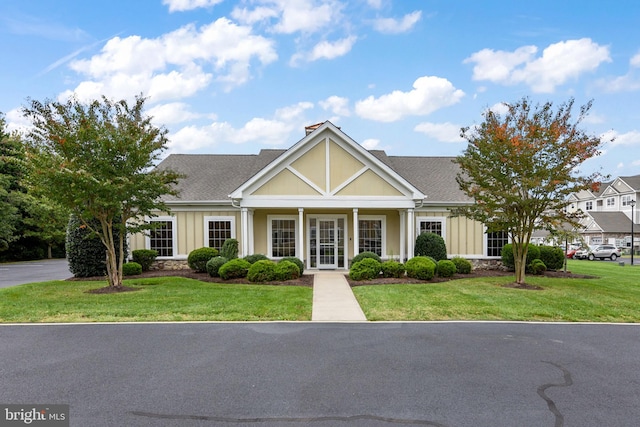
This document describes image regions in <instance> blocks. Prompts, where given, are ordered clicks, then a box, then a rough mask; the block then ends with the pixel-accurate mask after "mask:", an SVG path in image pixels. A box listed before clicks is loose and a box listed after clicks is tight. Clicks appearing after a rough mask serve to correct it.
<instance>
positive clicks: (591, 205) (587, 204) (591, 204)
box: [585, 201, 593, 211]
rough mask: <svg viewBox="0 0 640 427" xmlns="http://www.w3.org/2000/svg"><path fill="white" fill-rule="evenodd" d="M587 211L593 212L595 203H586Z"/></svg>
mask: <svg viewBox="0 0 640 427" xmlns="http://www.w3.org/2000/svg"><path fill="white" fill-rule="evenodd" d="M585 209H586V210H588V211H592V210H593V202H592V201H588V202H586V203H585Z"/></svg>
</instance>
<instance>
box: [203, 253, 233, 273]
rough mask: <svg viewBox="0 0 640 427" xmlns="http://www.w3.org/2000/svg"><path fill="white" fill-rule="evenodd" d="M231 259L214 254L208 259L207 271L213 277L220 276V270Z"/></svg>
mask: <svg viewBox="0 0 640 427" xmlns="http://www.w3.org/2000/svg"><path fill="white" fill-rule="evenodd" d="M227 261H229V260H228V259H226V258H225V257H223V256H214V257H213V258H211V259H210V260H209V261H207V273H209V276H211V277H220V274H219V271H220V267H222V266H223V265H224V264H226V263H227Z"/></svg>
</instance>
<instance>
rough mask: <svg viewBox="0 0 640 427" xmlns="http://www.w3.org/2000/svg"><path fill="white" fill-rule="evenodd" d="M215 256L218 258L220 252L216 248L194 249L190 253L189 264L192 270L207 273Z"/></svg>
mask: <svg viewBox="0 0 640 427" xmlns="http://www.w3.org/2000/svg"><path fill="white" fill-rule="evenodd" d="M215 256H218V250H217V249H216V248H199V249H194V250H192V251H191V252H189V256H188V257H187V264H189V268H190V269H192V270H195V271H197V272H198V273H205V272H206V271H207V263H208V262H209V260H210V259H211V258H213V257H215Z"/></svg>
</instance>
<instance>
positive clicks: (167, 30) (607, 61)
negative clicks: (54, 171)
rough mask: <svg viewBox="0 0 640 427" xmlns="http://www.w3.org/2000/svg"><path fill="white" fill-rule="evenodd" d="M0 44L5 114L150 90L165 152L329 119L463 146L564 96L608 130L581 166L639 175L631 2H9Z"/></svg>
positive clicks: (212, 149)
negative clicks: (524, 109) (487, 113)
mask: <svg viewBox="0 0 640 427" xmlns="http://www.w3.org/2000/svg"><path fill="white" fill-rule="evenodd" d="M0 46H2V51H3V55H2V58H3V60H2V61H0V76H1V77H2V78H1V79H0V93H1V94H2V96H0V112H3V113H4V114H5V116H6V119H7V122H8V123H9V127H10V129H20V128H21V127H23V126H25V125H26V124H27V122H25V120H24V119H23V118H22V116H21V113H20V108H21V107H22V106H24V105H26V103H27V98H33V99H38V100H44V99H47V98H49V99H64V98H65V97H67V96H69V95H70V94H71V93H75V94H76V96H78V97H79V98H80V99H81V100H89V99H94V98H96V97H100V96H101V95H106V96H108V97H110V98H114V99H123V98H125V99H133V97H134V96H135V95H137V94H140V93H143V94H144V95H145V96H148V97H149V100H148V102H147V112H148V113H149V114H150V115H152V116H154V120H156V123H157V124H158V125H163V126H165V127H166V128H167V129H168V130H169V138H170V140H171V143H170V152H179V153H185V154H189V153H254V154H256V153H258V152H259V150H260V149H262V148H288V147H289V146H291V145H293V144H294V143H295V142H297V141H298V140H299V139H300V138H302V137H303V136H304V126H305V125H310V124H314V123H317V122H322V121H325V120H331V121H332V122H333V123H334V124H336V125H337V126H340V127H341V128H342V130H343V131H345V132H346V133H347V134H348V135H349V136H351V137H352V138H353V139H354V140H356V141H357V142H359V143H360V144H362V145H364V146H365V147H367V148H375V149H384V150H386V151H387V154H389V155H416V156H455V155H458V154H460V153H462V151H463V150H464V148H465V147H466V144H465V142H464V140H461V139H460V138H459V129H460V127H462V126H472V125H474V124H477V123H479V122H481V121H482V112H483V111H484V110H485V109H486V108H494V107H495V108H497V107H496V106H497V105H499V104H500V103H502V102H514V101H517V100H519V99H521V98H522V97H523V96H529V97H530V98H531V99H532V100H534V101H536V102H546V101H552V102H554V103H556V104H559V103H562V102H564V101H566V100H568V99H569V98H570V97H574V98H575V101H576V106H580V105H583V104H585V103H586V102H588V101H589V100H593V102H594V106H593V108H592V110H591V114H590V115H589V117H588V118H587V120H585V122H584V125H583V127H584V128H585V129H586V130H587V131H588V132H590V133H592V134H595V135H605V137H606V138H607V139H610V137H611V136H615V138H616V139H615V141H614V142H613V143H607V144H606V145H605V146H604V147H603V153H602V155H601V156H599V157H597V158H596V159H592V160H589V161H588V162H587V163H585V165H584V166H583V172H585V173H589V172H593V171H595V170H600V169H601V170H602V172H603V173H605V174H611V175H613V176H626V175H636V174H639V173H640V2H637V1H635V0H618V1H613V2H595V1H586V2H585V1H584V0H581V1H574V0H565V1H562V2H558V1H555V0H553V1H547V0H540V1H536V2H514V1H509V0H505V1H502V0H494V1H486V2H479V1H462V0H460V1H452V0H448V1H446V0H442V1H430V0H416V1H413V0H396V1H390V0H352V1H346V0H344V1H341V0H326V1H325V0H240V1H230V0H144V1H131V0H111V1H108V2H107V1H95V2H87V1H79V0H57V1H55V2H50V1H42V0H4V1H2V2H0ZM575 112H576V113H577V108H576V110H575Z"/></svg>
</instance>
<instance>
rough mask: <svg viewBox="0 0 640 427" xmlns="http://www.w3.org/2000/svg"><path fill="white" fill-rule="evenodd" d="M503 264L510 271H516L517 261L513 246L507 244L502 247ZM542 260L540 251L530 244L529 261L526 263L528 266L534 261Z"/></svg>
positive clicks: (528, 250)
mask: <svg viewBox="0 0 640 427" xmlns="http://www.w3.org/2000/svg"><path fill="white" fill-rule="evenodd" d="M501 255H502V264H503V265H504V266H505V267H507V268H508V269H510V270H514V269H515V268H516V264H515V260H514V257H513V244H511V243H507V244H506V245H504V246H503V247H502V253H501ZM539 258H540V249H539V248H538V247H537V246H536V245H534V244H532V243H529V248H528V249H527V260H526V262H525V264H526V265H529V264H531V261H533V260H534V259H539Z"/></svg>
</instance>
